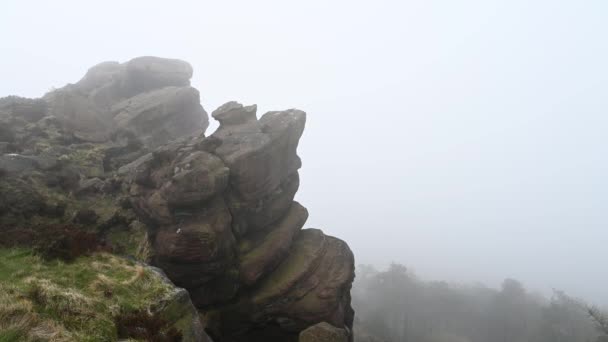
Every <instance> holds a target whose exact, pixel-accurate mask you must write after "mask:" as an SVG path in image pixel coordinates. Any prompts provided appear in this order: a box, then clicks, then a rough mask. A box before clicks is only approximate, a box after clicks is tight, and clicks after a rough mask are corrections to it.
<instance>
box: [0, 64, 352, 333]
mask: <svg viewBox="0 0 608 342" xmlns="http://www.w3.org/2000/svg"><path fill="white" fill-rule="evenodd" d="M191 76H192V68H191V67H190V65H189V64H188V63H186V62H183V61H178V60H168V59H162V58H157V57H140V58H136V59H134V60H131V61H129V62H127V63H123V64H119V63H116V62H106V63H102V64H99V65H97V66H95V67H93V68H91V69H90V70H89V71H88V73H87V74H86V75H85V77H84V78H83V79H82V80H80V81H79V82H77V83H76V84H73V85H68V86H66V87H64V88H61V89H58V90H55V91H52V92H51V93H49V94H47V95H45V96H44V97H43V98H42V99H35V100H30V99H23V98H16V97H9V98H4V99H0V153H2V154H1V155H0V174H1V175H2V176H1V178H0V190H1V191H2V192H3V194H2V195H3V196H2V197H3V198H2V200H0V211H1V212H2V219H0V227H2V225H4V226H7V225H11V226H20V225H22V226H26V225H28V224H30V223H32V222H36V223H38V224H39V223H44V222H50V221H53V222H57V221H59V222H65V221H69V222H71V223H72V224H77V225H81V226H82V229H89V230H91V229H93V230H95V231H97V232H98V234H99V237H100V240H102V241H104V243H106V244H107V245H108V246H109V247H110V248H112V249H113V250H114V251H115V252H116V253H122V254H131V255H137V256H139V257H140V258H141V259H144V260H145V261H147V262H149V263H151V264H153V265H155V266H158V267H160V268H161V269H162V270H163V271H164V272H165V273H166V274H167V276H168V277H169V278H170V279H171V280H172V281H173V282H174V283H175V284H176V285H178V286H180V287H183V288H185V289H187V290H188V291H189V293H190V296H191V298H192V301H193V303H194V304H195V306H196V307H197V308H198V309H199V311H200V312H201V316H202V317H203V320H204V321H205V323H206V326H207V331H208V332H209V333H210V334H211V335H212V337H213V338H214V339H215V340H216V341H297V339H298V335H299V333H300V332H302V331H303V330H305V329H306V328H308V327H311V326H313V325H315V324H317V323H321V322H326V323H329V324H331V325H332V326H334V327H336V328H339V329H343V330H342V331H343V332H344V336H349V335H350V330H351V328H352V323H353V316H354V313H353V310H352V308H351V306H350V287H351V284H352V281H353V278H354V258H353V254H352V252H351V251H350V249H349V247H348V245H347V244H346V243H345V242H343V241H341V240H339V239H337V238H334V237H331V236H327V235H325V234H323V232H322V231H321V230H318V229H303V227H304V225H305V222H306V219H307V217H308V212H307V210H306V208H304V207H303V206H302V205H301V204H299V203H297V202H295V201H294V196H295V194H296V192H297V190H298V187H299V174H298V170H299V168H300V167H301V161H300V158H299V157H298V155H297V147H298V142H299V139H300V137H301V136H302V133H303V131H304V126H305V122H306V114H305V113H304V112H303V111H300V110H296V109H290V110H285V111H274V112H268V113H266V114H264V115H262V116H261V117H260V118H259V119H258V117H257V108H256V106H255V105H252V106H243V105H241V104H239V103H237V102H229V103H226V104H224V105H222V106H221V107H220V108H218V109H216V110H215V111H213V113H212V116H213V118H215V119H216V120H218V121H219V123H220V126H219V128H218V129H217V130H216V131H215V132H213V133H212V134H211V135H209V136H205V135H204V132H205V129H206V128H207V126H208V118H207V114H206V112H205V111H204V110H203V108H202V106H201V105H200V101H199V93H198V91H197V90H196V89H194V88H192V87H191V86H190V78H191ZM9 192H10V193H11V195H8V193H9ZM5 194H6V196H5ZM26 198H33V199H35V201H33V202H30V203H25V202H26V200H25V199H26ZM83 220H84V221H83ZM1 229H2V228H0V230H1ZM336 334H337V335H340V336H342V334H341V333H339V332H338V333H336ZM341 338H342V337H341ZM340 341H341V340H340Z"/></svg>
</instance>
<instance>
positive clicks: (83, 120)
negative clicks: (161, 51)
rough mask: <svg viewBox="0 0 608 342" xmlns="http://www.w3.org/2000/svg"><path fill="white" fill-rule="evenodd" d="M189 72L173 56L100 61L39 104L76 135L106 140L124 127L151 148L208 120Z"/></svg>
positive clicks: (199, 130)
mask: <svg viewBox="0 0 608 342" xmlns="http://www.w3.org/2000/svg"><path fill="white" fill-rule="evenodd" d="M191 77H192V67H191V66H190V64H188V63H186V62H184V61H180V60H176V59H166V58H158V57H139V58H135V59H132V60H130V61H128V62H126V63H123V64H120V63H117V62H103V63H100V64H98V65H96V66H94V67H92V68H91V69H89V71H88V72H87V73H86V75H85V76H84V77H83V78H82V79H81V80H80V81H79V82H77V83H75V84H69V85H67V86H65V87H63V88H60V89H57V90H53V91H51V92H49V93H48V94H46V95H45V96H44V98H43V103H44V104H45V105H46V104H48V107H49V113H50V114H52V115H53V116H55V117H56V118H57V119H58V120H59V121H60V122H61V124H62V127H63V129H65V130H67V131H70V132H72V133H73V135H74V137H75V138H76V139H78V140H81V141H85V142H94V143H100V142H105V141H108V140H110V139H111V137H112V135H113V133H115V132H116V131H117V130H122V129H126V130H129V131H132V132H134V133H135V134H136V135H138V136H139V137H140V138H141V139H142V141H144V143H146V144H150V147H155V146H159V145H162V144H164V143H167V142H169V141H170V140H173V139H176V138H180V137H184V136H191V135H197V134H200V133H202V132H204V131H205V129H206V128H207V126H208V125H209V123H208V118H207V113H205V111H204V110H203V108H202V106H201V105H200V101H199V93H198V91H197V90H196V89H194V88H192V87H190V78H191ZM0 108H1V106H0ZM45 110H46V107H45Z"/></svg>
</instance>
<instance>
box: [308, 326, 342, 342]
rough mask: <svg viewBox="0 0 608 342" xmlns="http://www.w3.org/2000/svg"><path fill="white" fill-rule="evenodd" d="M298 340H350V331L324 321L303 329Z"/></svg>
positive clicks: (337, 341)
mask: <svg viewBox="0 0 608 342" xmlns="http://www.w3.org/2000/svg"><path fill="white" fill-rule="evenodd" d="M298 342H348V333H347V332H346V331H345V330H344V329H339V328H336V327H334V326H333V325H331V324H329V323H326V322H322V323H318V324H315V325H313V326H312V327H310V328H306V329H305V330H304V331H302V332H301V333H300V339H299V340H298Z"/></svg>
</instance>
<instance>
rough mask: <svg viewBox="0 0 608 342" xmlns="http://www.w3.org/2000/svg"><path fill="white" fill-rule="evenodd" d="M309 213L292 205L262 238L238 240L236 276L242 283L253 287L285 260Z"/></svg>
mask: <svg viewBox="0 0 608 342" xmlns="http://www.w3.org/2000/svg"><path fill="white" fill-rule="evenodd" d="M307 218H308V211H307V210H306V208H304V207H303V206H302V205H300V204H299V203H297V202H294V203H293V204H292V206H291V209H290V210H289V212H288V213H287V215H285V216H284V217H283V218H282V219H281V220H280V221H279V222H277V223H276V224H275V225H273V226H271V227H270V228H269V229H268V233H265V234H252V235H253V236H251V237H248V238H245V239H243V240H241V243H240V254H241V255H240V262H239V274H240V280H241V283H243V284H244V285H246V286H252V285H254V284H255V283H256V282H257V281H258V280H259V279H260V278H261V277H263V276H265V275H267V274H268V273H270V272H272V271H273V270H274V269H275V268H276V267H277V266H278V265H279V263H281V261H282V260H283V259H284V258H285V257H286V255H287V253H288V252H289V249H290V247H291V244H292V241H293V238H294V236H295V235H296V234H297V233H298V231H299V230H300V229H302V227H303V226H304V223H305V222H306V219H307Z"/></svg>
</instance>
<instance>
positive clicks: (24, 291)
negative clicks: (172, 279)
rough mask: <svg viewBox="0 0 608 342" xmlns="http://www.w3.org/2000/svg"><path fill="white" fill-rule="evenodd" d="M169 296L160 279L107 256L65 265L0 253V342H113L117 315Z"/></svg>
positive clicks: (27, 253) (11, 252)
mask: <svg viewBox="0 0 608 342" xmlns="http://www.w3.org/2000/svg"><path fill="white" fill-rule="evenodd" d="M170 292H171V287H170V285H168V284H167V283H165V282H164V281H163V280H162V278H161V277H160V276H159V275H158V274H156V273H154V272H152V271H150V270H149V269H146V268H144V267H142V266H141V265H139V264H136V263H134V262H131V261H128V260H125V259H122V258H119V257H116V256H113V255H110V254H104V253H99V254H94V255H92V256H87V257H80V258H78V259H76V260H75V261H74V262H71V263H64V262H62V261H44V260H42V259H41V258H39V257H38V256H37V255H35V254H34V253H32V251H30V250H27V249H0V342H3V341H114V340H116V339H117V331H116V327H115V325H114V321H115V317H117V315H120V314H122V313H126V312H135V311H142V310H146V311H147V310H148V309H150V307H151V305H153V304H154V303H158V302H159V300H162V299H164V298H166V297H167V296H168V295H169V294H170Z"/></svg>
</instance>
